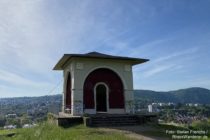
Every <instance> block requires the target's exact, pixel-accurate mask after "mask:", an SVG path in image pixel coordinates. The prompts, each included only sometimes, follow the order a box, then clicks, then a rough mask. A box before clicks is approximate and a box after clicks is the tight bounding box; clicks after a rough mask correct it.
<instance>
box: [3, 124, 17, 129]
mask: <svg viewBox="0 0 210 140" xmlns="http://www.w3.org/2000/svg"><path fill="white" fill-rule="evenodd" d="M15 128H17V126H16V125H6V126H4V129H15Z"/></svg>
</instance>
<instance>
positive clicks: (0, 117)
mask: <svg viewBox="0 0 210 140" xmlns="http://www.w3.org/2000/svg"><path fill="white" fill-rule="evenodd" d="M136 97H137V98H135V102H134V103H132V105H133V106H134V113H137V114H157V116H158V121H159V123H174V124H180V125H191V124H193V123H194V122H196V121H198V120H199V121H204V122H205V121H207V120H208V118H210V104H205V103H203V104H202V103H177V102H176V103H175V102H160V101H154V99H149V98H147V99H145V98H142V97H140V96H139V95H138V96H136ZM61 102H62V95H61V94H58V95H51V96H40V97H18V98H0V128H1V129H14V128H29V127H33V126H36V125H37V124H38V123H39V122H43V121H46V120H47V115H48V113H54V114H58V113H59V112H60V111H61V106H62V104H61Z"/></svg>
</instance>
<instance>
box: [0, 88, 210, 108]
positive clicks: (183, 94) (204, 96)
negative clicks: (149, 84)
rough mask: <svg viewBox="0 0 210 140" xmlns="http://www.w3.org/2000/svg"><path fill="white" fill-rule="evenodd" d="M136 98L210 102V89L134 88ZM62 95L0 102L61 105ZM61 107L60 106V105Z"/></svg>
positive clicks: (176, 101) (157, 100) (154, 100)
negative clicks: (166, 90)
mask: <svg viewBox="0 0 210 140" xmlns="http://www.w3.org/2000/svg"><path fill="white" fill-rule="evenodd" d="M134 96H135V99H143V100H150V101H153V102H174V103H179V102H180V103H200V104H210V90H208V89H205V88H187V89H181V90H175V91H168V92H158V91H152V90H134ZM61 100H62V95H61V94H58V95H49V96H40V97H14V98H0V104H5V105H11V104H13V105H17V104H19V105H27V104H41V103H47V104H49V105H55V103H56V106H58V105H61ZM58 108H60V107H58Z"/></svg>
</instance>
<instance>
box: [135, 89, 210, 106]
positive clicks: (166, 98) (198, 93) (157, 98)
mask: <svg viewBox="0 0 210 140" xmlns="http://www.w3.org/2000/svg"><path fill="white" fill-rule="evenodd" d="M134 96H135V98H136V99H147V100H151V101H154V102H174V103H200V104H210V90H208V89H205V88H198V87H194V88H187V89H180V90H176V91H168V92H157V91H151V90H135V91H134Z"/></svg>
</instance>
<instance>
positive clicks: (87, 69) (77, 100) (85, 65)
mask: <svg viewBox="0 0 210 140" xmlns="http://www.w3.org/2000/svg"><path fill="white" fill-rule="evenodd" d="M98 68H108V69H111V70H112V71H114V72H115V73H117V74H118V76H119V77H120V78H121V80H122V82H123V87H124V99H125V109H108V112H107V113H111V114H112V113H130V112H131V111H132V107H131V102H132V101H133V76H132V66H131V64H130V62H129V61H121V60H110V59H94V58H72V59H71V61H69V62H68V63H67V64H66V65H65V68H64V98H65V89H66V81H67V76H68V72H69V71H70V72H71V79H72V81H71V83H72V107H73V112H72V115H82V114H83V85H84V82H85V79H86V77H87V76H88V75H89V74H90V73H91V72H92V71H94V70H95V69H98ZM63 104H64V105H65V100H63ZM84 113H90V114H94V113H96V111H95V110H93V109H89V110H84Z"/></svg>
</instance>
